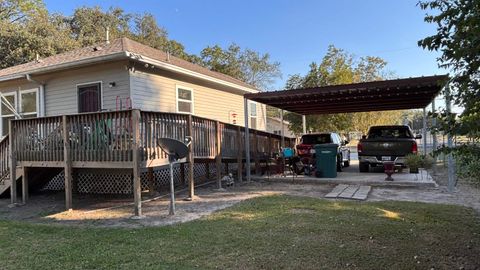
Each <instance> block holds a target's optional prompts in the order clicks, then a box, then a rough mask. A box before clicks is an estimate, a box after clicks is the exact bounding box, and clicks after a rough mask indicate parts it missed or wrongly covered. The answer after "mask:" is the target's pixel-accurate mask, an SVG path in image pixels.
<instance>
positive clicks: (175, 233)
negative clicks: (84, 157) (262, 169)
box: [0, 196, 480, 269]
mask: <svg viewBox="0 0 480 270" xmlns="http://www.w3.org/2000/svg"><path fill="white" fill-rule="evenodd" d="M479 234H480V223H479V219H478V216H476V214H475V213H474V212H473V210H470V209H467V208H463V207H458V206H447V205H437V204H423V203H410V202H382V203H358V202H343V201H342V202H340V201H326V200H321V199H313V198H304V197H291V196H268V197H261V198H256V199H251V200H248V201H245V202H243V203H240V204H238V205H236V206H234V207H231V208H228V209H226V210H223V211H220V212H218V213H215V214H213V215H211V216H209V217H206V218H203V219H200V220H197V221H193V222H189V223H185V224H179V225H174V226H167V227H157V228H154V227H150V228H141V229H117V228H115V229H113V228H112V229H110V228H108V229H107V228H78V227H64V226H53V225H36V224H29V223H22V222H10V221H0V268H1V269H74V268H77V269H79V268H81V269H111V268H113V269H158V268H165V269H191V268H199V269H209V268H220V269H227V268H237V269H246V268H267V269H280V268H284V269H285V268H296V269H319V268H325V269H335V268H337V269H338V268H342V269H343V268H356V269H358V268H361V269H388V268H390V269H430V268H432V267H433V268H434V269H458V268H460V267H464V269H475V268H478V267H480V256H478V254H480V235H479Z"/></svg>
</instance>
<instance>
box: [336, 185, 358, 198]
mask: <svg viewBox="0 0 480 270" xmlns="http://www.w3.org/2000/svg"><path fill="white" fill-rule="evenodd" d="M359 188H360V186H357V185H351V186H348V187H347V188H346V189H345V190H344V191H343V192H342V193H340V194H338V198H344V199H351V198H352V197H353V194H355V192H357V190H358V189H359Z"/></svg>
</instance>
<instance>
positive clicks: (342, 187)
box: [325, 184, 348, 198]
mask: <svg viewBox="0 0 480 270" xmlns="http://www.w3.org/2000/svg"><path fill="white" fill-rule="evenodd" d="M347 187H348V185H344V184H340V185H337V186H336V187H335V188H333V190H332V191H330V193H328V194H327V195H325V198H337V197H338V195H339V194H340V193H342V192H343V191H344V190H345V189H346V188H347Z"/></svg>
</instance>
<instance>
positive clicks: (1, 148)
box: [0, 136, 10, 183]
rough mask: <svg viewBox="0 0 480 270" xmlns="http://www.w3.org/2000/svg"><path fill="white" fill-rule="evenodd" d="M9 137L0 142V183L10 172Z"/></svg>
mask: <svg viewBox="0 0 480 270" xmlns="http://www.w3.org/2000/svg"><path fill="white" fill-rule="evenodd" d="M9 142H10V140H9V137H8V136H6V137H5V138H3V140H2V141H0V183H2V182H3V181H4V180H5V179H6V178H7V177H8V173H9V171H10V167H9V165H10V163H9Z"/></svg>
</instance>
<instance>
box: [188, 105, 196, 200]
mask: <svg viewBox="0 0 480 270" xmlns="http://www.w3.org/2000/svg"><path fill="white" fill-rule="evenodd" d="M187 136H190V137H192V142H191V143H190V146H189V147H188V148H189V152H188V158H187V162H188V197H189V198H190V200H193V198H194V196H195V182H194V176H195V175H194V174H195V172H194V169H193V168H194V165H195V164H194V162H195V159H194V155H193V154H194V153H193V149H194V148H193V147H194V146H193V145H194V144H195V139H194V136H193V117H192V115H191V114H189V115H188V120H187Z"/></svg>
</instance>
